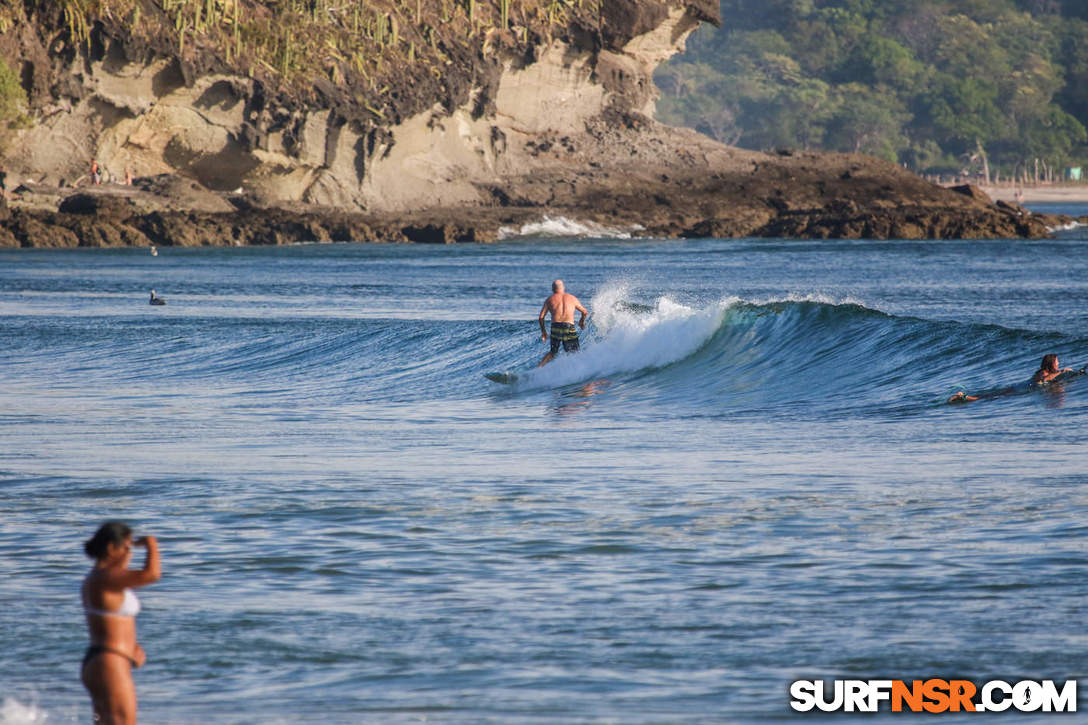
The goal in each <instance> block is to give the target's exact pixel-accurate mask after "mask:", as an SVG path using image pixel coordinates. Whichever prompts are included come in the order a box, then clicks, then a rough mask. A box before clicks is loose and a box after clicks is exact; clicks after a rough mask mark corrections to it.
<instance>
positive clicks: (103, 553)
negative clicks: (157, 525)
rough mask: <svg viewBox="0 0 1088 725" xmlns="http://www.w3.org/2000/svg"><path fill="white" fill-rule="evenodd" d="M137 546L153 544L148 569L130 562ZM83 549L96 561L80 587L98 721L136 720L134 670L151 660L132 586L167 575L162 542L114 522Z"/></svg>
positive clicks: (86, 668) (85, 675) (87, 676)
mask: <svg viewBox="0 0 1088 725" xmlns="http://www.w3.org/2000/svg"><path fill="white" fill-rule="evenodd" d="M133 546H142V547H144V548H145V549H147V558H146V559H145V560H144V566H143V568H142V569H129V567H128V565H129V562H130V561H131V560H132V547H133ZM83 548H84V550H85V551H86V552H87V556H89V557H91V558H92V559H94V560H95V563H94V566H93V567H92V568H91V571H90V572H89V573H88V574H87V578H86V579H84V580H83V587H82V589H81V590H80V597H81V599H82V600H83V613H84V614H85V615H86V617H87V629H88V631H89V632H90V638H91V645H90V647H88V648H87V652H86V654H84V655H83V668H82V672H81V677H82V679H83V686H84V687H86V688H87V692H88V693H90V695H91V705H92V707H94V722H96V723H112V725H130V724H131V723H135V722H136V685H135V683H134V682H133V680H132V670H133V669H135V668H137V667H142V666H143V664H144V662H145V661H147V654H146V653H145V652H144V648H143V647H141V646H140V645H139V643H138V642H137V641H136V615H137V614H139V612H140V600H138V599H137V598H136V595H135V594H134V593H133V591H132V590H133V589H134V588H136V587H142V586H145V585H147V584H151V583H153V582H157V581H158V580H159V579H160V578H161V577H162V565H161V564H160V562H159V545H158V542H156V541H155V537H154V536H143V537H140V538H138V539H135V540H134V539H133V538H132V530H131V529H130V528H129V527H128V526H126V525H125V524H123V523H121V522H119V521H108V522H106V523H104V524H102V526H101V527H99V529H98V531H97V532H95V535H94V536H93V537H92V538H91V539H90V540H89V541H87V543H86V544H84V547H83Z"/></svg>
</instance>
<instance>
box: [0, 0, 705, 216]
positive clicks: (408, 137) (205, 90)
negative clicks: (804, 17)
mask: <svg viewBox="0 0 1088 725" xmlns="http://www.w3.org/2000/svg"><path fill="white" fill-rule="evenodd" d="M704 4H705V3H704ZM707 10H708V8H704V7H701V5H700V4H699V3H691V4H677V5H673V4H670V3H663V2H650V1H648V0H606V1H605V2H603V4H602V13H601V21H600V27H599V28H598V29H597V32H596V34H593V33H589V32H584V31H583V32H572V33H570V34H569V37H567V38H566V39H565V40H563V39H553V40H547V41H543V44H542V45H540V46H539V47H536V48H535V49H533V51H532V53H531V56H532V58H533V60H532V62H529V63H526V62H525V57H524V55H523V54H521V53H515V52H511V51H509V50H507V51H503V50H502V49H498V50H496V51H494V52H495V53H497V54H498V55H497V56H496V58H494V59H491V65H490V66H488V67H492V69H493V72H490V73H483V72H482V71H479V72H478V73H477V75H478V76H479V77H478V78H477V81H478V82H479V83H481V84H482V85H480V86H478V87H476V88H474V89H469V90H468V92H467V93H466V94H465V96H466V98H467V100H466V101H465V102H464V103H463V104H462V105H460V106H458V107H455V108H449V107H447V105H446V104H444V103H441V102H439V100H438V99H436V101H435V105H434V107H432V108H430V109H427V110H424V111H423V112H421V113H416V114H414V115H412V116H409V117H406V118H404V119H403V120H402V121H400V122H398V123H392V124H389V125H386V126H382V127H376V126H368V125H366V124H362V123H361V122H359V121H358V120H348V119H347V118H345V117H344V116H343V114H340V113H338V112H337V111H336V110H334V108H332V107H319V106H315V105H294V106H280V105H277V104H276V103H273V102H270V99H268V98H266V97H265V91H264V89H263V88H261V87H260V85H259V83H257V82H255V81H253V80H251V79H249V78H244V77H238V76H233V75H228V74H221V73H220V74H205V75H194V74H193V72H192V69H189V68H186V67H184V66H183V65H182V64H181V63H179V61H178V60H176V59H174V58H155V59H152V60H150V61H147V62H137V61H133V60H132V59H131V58H133V57H140V54H138V53H133V52H132V49H131V48H128V47H126V45H125V41H124V40H123V39H121V38H119V37H111V36H110V35H109V34H108V33H107V32H106V31H105V30H104V29H103V28H101V27H100V28H99V29H98V30H97V31H96V32H97V35H96V38H95V45H97V46H99V50H98V52H97V53H94V52H92V53H91V54H90V55H89V56H88V55H87V54H73V53H68V54H67V55H66V56H65V55H58V56H56V57H54V58H53V63H54V65H56V66H58V67H57V68H55V69H54V70H55V75H56V76H58V77H61V76H66V77H67V78H68V79H69V80H70V81H71V83H72V84H74V87H73V88H71V89H69V90H70V91H71V92H69V93H65V94H62V96H60V97H58V98H56V99H55V106H56V108H52V109H49V111H50V112H49V113H46V114H45V115H44V117H43V118H42V119H41V121H40V122H39V123H38V124H37V125H36V127H35V128H34V129H33V130H31V131H28V132H27V133H25V134H24V135H23V136H22V137H21V138H20V140H19V144H18V146H17V148H15V149H14V150H13V152H12V153H11V154H9V156H8V158H7V164H8V167H9V170H10V171H11V172H12V173H13V174H14V175H15V176H16V177H18V178H22V179H29V180H31V181H33V182H37V183H42V184H49V185H64V184H78V183H81V182H85V181H86V180H87V177H88V170H89V168H90V164H91V160H92V159H97V161H98V163H99V165H100V167H101V168H102V169H103V171H104V174H105V177H106V180H107V181H109V180H111V179H112V180H121V179H123V178H124V177H125V175H126V170H129V171H130V172H131V174H132V175H134V176H136V177H143V176H151V175H159V174H178V175H181V176H187V177H190V178H193V179H195V180H196V181H198V182H199V183H200V184H202V185H203V186H205V187H207V188H209V189H212V190H218V191H230V190H236V189H241V190H244V191H247V192H250V193H251V194H253V195H255V196H256V197H258V198H261V199H263V200H265V201H268V202H272V201H301V202H307V203H311V204H317V205H328V206H337V207H344V208H350V209H356V210H364V209H366V210H372V211H404V210H408V209H413V208H420V207H421V206H450V205H459V204H478V203H481V202H483V201H485V199H484V197H482V196H481V194H480V191H479V185H480V184H494V183H498V182H500V181H501V179H502V177H503V176H504V175H505V174H507V173H509V172H510V171H511V170H516V171H519V172H520V171H524V170H526V169H527V168H531V167H532V166H533V158H534V157H533V156H532V155H531V154H529V153H525V151H524V149H525V147H526V144H527V142H529V141H531V140H533V139H534V138H535V137H537V136H539V135H541V134H546V133H557V134H560V135H565V136H573V135H580V134H584V133H585V127H586V123H587V122H588V121H590V120H591V119H593V118H595V117H597V116H599V115H600V114H601V113H603V112H604V111H606V110H617V111H622V112H626V111H634V112H638V113H642V114H644V115H648V116H649V115H652V113H653V104H654V101H655V100H656V96H657V91H656V89H655V87H654V85H653V80H652V75H653V70H654V68H656V66H657V65H658V64H659V63H660V62H661V61H663V60H664V59H666V58H667V57H669V56H671V55H672V54H673V53H675V52H677V51H678V50H681V49H682V47H683V43H684V40H685V39H686V37H687V36H688V34H690V33H691V31H693V30H694V29H695V28H696V27H697V26H698V25H699V23H700V22H702V21H703V20H706V19H712V20H713V19H715V16H712V15H708V12H707ZM25 44H27V43H26V42H24V45H25ZM38 55H39V56H44V55H46V54H45V53H39V54H38ZM38 62H39V64H40V63H41V62H42V61H41V60H39V61H38ZM480 63H481V66H480V68H481V69H483V68H484V66H487V63H484V61H483V60H481V61H480ZM39 75H42V74H40V73H39ZM452 81H453V79H451V81H450V82H451V83H452ZM43 92H44V91H43Z"/></svg>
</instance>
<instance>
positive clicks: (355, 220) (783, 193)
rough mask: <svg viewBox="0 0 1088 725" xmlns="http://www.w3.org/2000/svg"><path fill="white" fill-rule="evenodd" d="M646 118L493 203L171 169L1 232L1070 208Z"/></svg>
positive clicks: (41, 206)
mask: <svg viewBox="0 0 1088 725" xmlns="http://www.w3.org/2000/svg"><path fill="white" fill-rule="evenodd" d="M645 126H646V127H645V128H643V129H641V130H634V131H632V130H630V129H628V130H627V131H625V132H623V133H620V132H616V133H615V135H614V136H615V137H614V138H609V139H604V140H603V141H601V140H600V139H598V142H596V143H593V144H587V143H586V142H585V140H584V139H580V140H574V139H571V138H558V139H555V140H554V141H546V142H544V143H541V144H540V145H539V146H538V148H537V153H538V155H539V156H540V157H543V158H541V159H540V162H539V164H538V166H537V167H536V169H535V170H534V173H532V174H529V175H525V176H520V177H511V178H509V179H508V180H507V181H506V183H502V184H489V185H484V186H482V187H481V189H480V191H481V196H482V198H483V199H485V200H486V202H487V203H477V204H463V205H459V206H452V207H435V208H429V209H423V210H415V211H377V212H354V211H346V210H343V209H337V208H332V207H322V206H315V205H309V204H303V203H290V202H275V203H267V202H265V201H262V200H260V199H256V198H254V197H253V196H251V195H247V194H244V193H224V192H213V191H210V190H208V189H206V188H204V187H202V186H200V185H199V184H197V183H196V182H195V181H192V180H190V179H183V178H181V177H177V176H172V175H162V176H157V177H147V178H138V179H136V180H135V183H134V184H133V185H132V186H123V185H118V184H104V185H101V186H84V187H81V188H77V189H72V188H58V187H51V186H44V185H35V184H25V185H23V186H21V187H20V188H19V189H18V190H17V193H16V195H15V197H16V198H15V199H14V200H12V201H11V202H10V203H9V204H8V205H6V206H4V207H0V246H7V247H117V246H151V245H158V246H164V247H166V246H208V245H211V246H231V245H277V244H294V243H302V242H421V243H447V244H448V243H455V242H494V241H497V240H499V239H500V238H502V237H504V236H509V235H516V234H517V230H519V229H522V228H524V227H526V226H527V225H531V224H533V223H537V222H540V221H541V220H543V219H547V218H552V219H555V218H563V219H568V220H572V221H577V222H580V223H583V224H587V225H589V226H590V228H598V229H602V230H609V233H614V234H620V233H625V234H630V235H632V236H641V237H654V238H671V237H789V238H806V239H807V238H839V239H859V238H866V239H994V238H1042V237H1046V236H1049V235H1050V230H1051V229H1054V228H1056V227H1059V226H1062V225H1065V224H1068V223H1069V222H1071V221H1073V220H1072V219H1070V218H1068V217H1063V216H1054V215H1044V214H1033V213H1031V212H1028V211H1026V210H1024V209H1023V208H1021V207H1019V206H1017V205H1015V204H1009V203H1006V202H1003V201H999V202H997V203H994V202H992V201H991V200H990V199H989V197H987V196H986V195H985V194H984V193H983V192H981V191H980V190H978V189H977V188H975V187H958V188H956V189H946V188H942V187H939V186H935V185H933V184H930V183H928V182H926V181H924V180H922V179H920V178H919V177H917V176H914V175H912V174H909V173H907V172H905V171H902V170H900V169H898V168H897V167H895V166H894V165H892V164H887V163H885V162H881V161H878V160H875V159H872V158H869V157H865V156H855V155H828V154H815V153H800V152H798V153H794V152H782V153H779V154H771V155H769V154H757V153H752V152H745V151H740V150H738V149H727V148H725V147H720V146H717V145H716V144H713V143H712V142H710V141H708V140H703V139H701V137H697V136H695V135H694V134H693V133H690V132H687V131H682V130H676V129H670V128H667V127H664V126H659V125H657V124H654V123H653V122H650V121H645ZM678 137H683V138H678ZM680 141H682V142H683V143H678V142H680ZM678 148H679V149H680V151H679V152H677V149H678ZM548 157H551V158H550V159H549V158H548ZM605 159H607V160H609V161H608V162H607V163H606V162H605ZM616 159H620V160H622V161H621V162H617V161H616ZM1082 221H1088V220H1082ZM591 236H592V235H591Z"/></svg>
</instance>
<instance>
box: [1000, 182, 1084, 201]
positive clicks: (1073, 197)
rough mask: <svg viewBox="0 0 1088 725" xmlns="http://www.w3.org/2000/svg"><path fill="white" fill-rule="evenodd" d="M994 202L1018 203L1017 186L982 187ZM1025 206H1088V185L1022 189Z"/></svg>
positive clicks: (1028, 187) (1057, 185)
mask: <svg viewBox="0 0 1088 725" xmlns="http://www.w3.org/2000/svg"><path fill="white" fill-rule="evenodd" d="M979 188H980V189H982V190H983V191H985V192H986V193H987V194H988V195H989V197H990V198H991V199H993V200H994V201H1007V202H1016V201H1018V199H1017V198H1016V191H1017V187H1015V186H1004V185H1002V186H980V187H979ZM1022 188H1023V192H1024V196H1023V199H1021V200H1019V201H1023V202H1024V203H1025V204H1031V203H1039V202H1068V203H1071V204H1088V184H1068V185H1061V184H1054V185H1047V186H1025V187H1022Z"/></svg>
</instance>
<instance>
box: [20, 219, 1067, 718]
mask: <svg viewBox="0 0 1088 725" xmlns="http://www.w3.org/2000/svg"><path fill="white" fill-rule="evenodd" d="M1085 211H1086V212H1088V209H1086V210H1085ZM1085 231H1086V230H1085V229H1083V228H1081V229H1074V230H1071V231H1064V232H1061V233H1060V234H1059V235H1058V236H1057V238H1055V239H1051V240H1043V241H1017V240H1007V241H971V242H958V241H956V242H914V241H911V242H906V241H891V242H873V241H796V240H718V239H706V240H690V241H676V240H599V239H598V240H587V239H541V238H535V239H532V240H513V241H507V242H503V243H500V244H495V245H459V246H448V247H446V246H441V247H435V246H421V245H381V244H369V245H354V244H337V245H298V246H291V247H281V248H229V249H160V250H159V254H158V256H156V257H152V256H151V255H150V254H149V253H148V251H147V250H145V249H121V250H5V251H2V252H0V580H2V581H3V584H2V585H0V592H2V596H0V600H2V603H3V606H2V607H0V649H2V651H3V656H2V657H0V698H2V707H0V722H2V723H4V724H5V725H9V724H14V723H20V724H21V723H42V722H48V723H68V722H87V721H89V719H90V714H91V713H90V705H89V699H88V697H87V695H86V693H85V692H84V690H83V688H82V686H81V684H80V681H79V674H78V673H79V661H80V658H81V656H82V653H83V649H84V647H85V646H86V641H87V635H86V627H85V624H84V621H83V617H82V613H81V610H80V605H79V596H78V590H79V585H80V581H81V579H82V577H83V576H84V574H85V573H86V571H87V570H88V568H89V565H90V562H89V560H87V559H86V558H85V557H84V556H83V553H82V544H83V541H84V540H85V539H87V538H88V537H90V535H91V534H92V533H93V531H94V529H95V528H96V527H97V526H98V525H99V524H100V523H101V522H102V521H104V520H107V519H114V518H116V519H121V520H124V521H127V522H129V523H130V524H132V525H133V527H134V528H135V529H136V530H137V533H149V534H154V535H156V536H158V537H159V539H160V543H161V547H162V551H163V567H164V577H163V579H162V580H161V582H159V583H157V584H155V585H152V586H150V587H147V588H145V589H143V590H141V592H140V595H141V598H142V602H143V606H144V612H143V613H142V614H141V615H140V617H139V619H138V630H139V634H140V639H141V642H142V643H143V645H144V647H145V649H146V650H147V652H148V663H147V666H146V667H145V668H143V669H142V670H139V671H137V672H136V674H135V679H136V686H137V692H138V694H139V700H140V716H141V719H142V720H143V721H145V722H149V723H198V722H199V723H229V724H234V723H239V724H240V723H301V722H327V723H402V722H403V723H410V722H424V721H425V722H441V723H523V722H531V723H696V722H698V723H710V722H714V723H735V722H764V721H787V720H794V719H798V720H800V719H813V718H814V716H813V714H811V713H810V714H807V715H802V714H799V713H795V712H793V711H792V710H791V709H790V706H789V701H790V696H789V686H790V683H791V682H792V681H794V680H797V679H826V680H833V679H837V678H851V679H876V678H887V679H904V680H910V679H928V678H933V677H940V678H961V679H969V680H972V681H974V682H978V683H981V682H985V681H987V680H991V679H1003V680H1007V681H1010V682H1015V681H1017V680H1022V679H1053V680H1058V681H1065V680H1069V679H1075V678H1081V680H1080V684H1081V689H1082V690H1083V689H1084V686H1085V684H1088V678H1086V673H1085V663H1086V662H1088V636H1086V634H1085V621H1086V620H1088V576H1086V573H1088V546H1086V543H1088V447H1086V446H1085V443H1084V438H1085V434H1086V432H1088V377H1086V378H1073V379H1070V380H1069V381H1068V382H1066V383H1064V384H1057V385H1052V386H1050V387H1049V388H1047V389H1029V388H1027V386H1026V385H1024V383H1026V381H1027V380H1028V379H1029V378H1030V376H1031V375H1032V373H1033V372H1034V370H1035V369H1036V368H1037V367H1038V364H1039V360H1040V358H1041V357H1042V356H1043V355H1044V354H1045V353H1050V352H1053V353H1057V354H1058V355H1059V357H1060V359H1061V362H1062V365H1063V366H1064V365H1069V366H1074V367H1078V368H1079V367H1081V366H1083V365H1085V364H1086V363H1088V263H1086V259H1088V234H1086V233H1085ZM555 278H562V279H564V280H565V282H566V285H567V289H568V291H570V292H572V293H574V294H576V295H578V296H579V297H580V298H581V300H582V301H583V302H584V303H585V304H586V306H588V307H589V308H590V310H591V312H592V317H591V320H590V323H589V325H588V327H587V330H586V332H585V333H583V336H582V351H581V352H579V353H577V354H563V353H561V354H560V355H559V356H558V358H557V359H556V361H555V362H553V363H551V364H550V365H548V366H547V367H544V368H542V369H540V370H534V369H533V368H534V366H535V364H536V362H537V361H538V360H539V359H540V357H541V356H542V355H543V354H544V352H546V349H547V347H546V345H544V344H542V343H541V342H540V339H539V328H538V327H537V321H536V317H537V313H538V311H539V309H540V305H541V303H542V301H543V299H544V297H545V296H546V295H547V294H548V291H549V290H548V287H549V285H550V283H551V281H552V280H553V279H555ZM152 288H154V289H155V290H156V291H157V293H158V294H159V295H160V296H161V297H164V298H165V299H166V300H167V302H168V304H167V305H166V306H163V307H153V306H151V305H149V304H148V303H147V299H148V293H149V291H150V290H151V289H152ZM503 371H510V372H515V373H519V374H520V377H519V379H518V381H517V383H516V384H513V385H500V384H496V383H492V382H489V381H488V380H486V379H485V378H484V374H485V373H487V372H503ZM1010 388H1011V391H1009V392H1008V394H1004V392H1005V391H1006V389H1010ZM959 390H964V391H967V392H971V393H979V392H981V393H990V394H993V395H994V397H990V398H987V399H984V400H980V401H978V402H975V403H970V404H967V405H949V404H947V403H946V400H947V399H948V397H949V396H950V395H952V394H953V393H955V392H956V391H959ZM140 560H141V557H140V555H138V556H137V562H139V561H140ZM1080 703H1081V704H1080V709H1081V710H1082V711H1083V710H1084V708H1085V707H1086V706H1088V705H1086V704H1085V701H1084V697H1083V695H1082V696H1081V701H1080ZM930 717H931V716H930ZM1072 717H1074V718H1076V717H1078V716H1072ZM815 719H817V720H821V721H824V720H827V719H832V720H841V721H844V722H845V721H856V720H858V719H859V716H857V715H845V714H842V715H838V716H831V715H828V716H818V715H817V716H815ZM861 719H865V718H864V716H862V718H861ZM977 719H978V717H977V716H970V715H966V716H965V715H951V716H947V715H946V716H944V717H943V718H942V720H941V721H942V722H974V721H975V720H977ZM992 719H993V718H992ZM877 720H879V721H881V722H884V721H888V722H891V721H894V722H929V721H930V720H929V718H927V717H925V716H912V715H906V714H895V715H893V714H891V713H885V715H883V716H877ZM1054 720H1055V716H1054V715H1046V714H1042V713H1035V714H1006V715H1005V716H997V717H996V721H999V722H1006V721H1010V722H1011V721H1015V722H1051V721H1054ZM1057 720H1060V721H1062V722H1071V720H1069V719H1068V716H1066V717H1065V718H1063V717H1061V716H1057Z"/></svg>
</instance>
